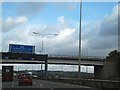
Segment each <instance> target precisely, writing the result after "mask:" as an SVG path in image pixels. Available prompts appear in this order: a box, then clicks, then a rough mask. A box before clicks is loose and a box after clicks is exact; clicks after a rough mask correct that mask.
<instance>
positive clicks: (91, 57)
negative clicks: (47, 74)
mask: <svg viewBox="0 0 120 90" xmlns="http://www.w3.org/2000/svg"><path fill="white" fill-rule="evenodd" d="M48 57H49V58H52V57H53V58H71V59H77V58H78V56H70V55H55V54H52V55H48ZM81 58H82V59H90V60H105V59H106V57H103V56H81Z"/></svg>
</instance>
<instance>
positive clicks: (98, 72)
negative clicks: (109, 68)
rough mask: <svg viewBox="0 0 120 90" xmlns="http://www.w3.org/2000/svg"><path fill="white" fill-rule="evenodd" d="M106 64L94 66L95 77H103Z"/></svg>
mask: <svg viewBox="0 0 120 90" xmlns="http://www.w3.org/2000/svg"><path fill="white" fill-rule="evenodd" d="M103 71H104V66H94V78H95V79H101V78H102V77H103Z"/></svg>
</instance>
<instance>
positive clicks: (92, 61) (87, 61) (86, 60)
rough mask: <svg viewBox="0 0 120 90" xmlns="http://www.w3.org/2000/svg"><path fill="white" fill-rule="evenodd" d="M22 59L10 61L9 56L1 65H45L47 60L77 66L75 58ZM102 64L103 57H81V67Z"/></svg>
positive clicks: (49, 62) (58, 56)
mask: <svg viewBox="0 0 120 90" xmlns="http://www.w3.org/2000/svg"><path fill="white" fill-rule="evenodd" d="M22 56H23V55H22ZM24 57H26V56H24ZM24 57H20V56H18V57H16V58H14V59H11V58H10V57H9V56H5V57H2V59H1V63H22V64H41V63H45V60H46V59H47V63H48V64H65V65H78V64H79V62H78V57H77V56H61V55H48V57H47V58H46V56H44V55H37V56H34V57H29V58H24ZM27 57H28V56H27ZM35 57H36V58H35ZM104 62H105V57H93V56H82V57H81V65H89V66H90V65H91V66H103V65H104Z"/></svg>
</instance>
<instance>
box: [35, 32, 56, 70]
mask: <svg viewBox="0 0 120 90" xmlns="http://www.w3.org/2000/svg"><path fill="white" fill-rule="evenodd" d="M33 34H35V35H41V36H42V43H41V44H42V50H41V53H42V54H43V50H44V49H43V36H50V35H53V36H56V35H58V34H56V33H55V34H42V33H37V32H33ZM41 72H42V62H41Z"/></svg>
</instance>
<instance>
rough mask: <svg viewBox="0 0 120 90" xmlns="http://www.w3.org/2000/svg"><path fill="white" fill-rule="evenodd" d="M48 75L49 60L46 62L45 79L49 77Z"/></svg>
mask: <svg viewBox="0 0 120 90" xmlns="http://www.w3.org/2000/svg"><path fill="white" fill-rule="evenodd" d="M47 74H48V59H47V60H45V77H47Z"/></svg>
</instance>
